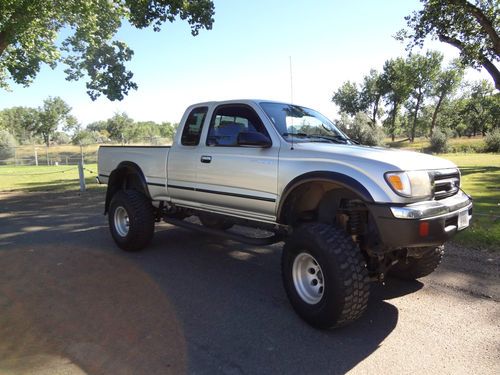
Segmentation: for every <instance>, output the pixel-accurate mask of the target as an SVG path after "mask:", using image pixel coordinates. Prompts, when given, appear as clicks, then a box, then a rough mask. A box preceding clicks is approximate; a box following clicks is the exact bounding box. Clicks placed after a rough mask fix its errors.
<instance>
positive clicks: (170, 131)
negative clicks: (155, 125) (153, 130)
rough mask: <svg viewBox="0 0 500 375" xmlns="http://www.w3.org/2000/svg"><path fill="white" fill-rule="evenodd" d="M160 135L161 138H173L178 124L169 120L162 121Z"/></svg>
mask: <svg viewBox="0 0 500 375" xmlns="http://www.w3.org/2000/svg"><path fill="white" fill-rule="evenodd" d="M159 126H160V136H161V137H163V138H170V139H173V138H174V135H175V132H176V131H177V128H178V127H179V124H171V123H170V122H162V123H161V124H160V125H159Z"/></svg>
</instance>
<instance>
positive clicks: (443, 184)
mask: <svg viewBox="0 0 500 375" xmlns="http://www.w3.org/2000/svg"><path fill="white" fill-rule="evenodd" d="M430 175H431V181H432V182H433V185H434V199H436V200H439V199H444V198H447V197H451V196H452V195H455V194H456V193H457V192H458V190H459V188H460V173H459V172H458V170H457V169H451V170H450V169H448V170H442V171H432V172H430Z"/></svg>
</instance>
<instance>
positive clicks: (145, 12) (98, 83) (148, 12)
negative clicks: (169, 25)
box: [0, 0, 214, 100]
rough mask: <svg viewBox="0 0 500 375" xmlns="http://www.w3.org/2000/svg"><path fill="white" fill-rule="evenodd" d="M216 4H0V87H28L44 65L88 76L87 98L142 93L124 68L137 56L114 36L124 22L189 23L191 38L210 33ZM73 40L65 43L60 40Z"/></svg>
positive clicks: (195, 0) (131, 0) (139, 0)
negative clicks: (204, 31)
mask: <svg viewBox="0 0 500 375" xmlns="http://www.w3.org/2000/svg"><path fill="white" fill-rule="evenodd" d="M213 15H214V5H213V2H212V1H211V0H189V1H179V0H112V1H110V0H94V1H83V0H66V1H60V0H38V1H32V0H6V1H0V87H2V86H3V87H7V81H8V80H9V79H11V80H13V81H14V82H15V83H17V84H22V85H25V86H28V85H29V84H30V83H31V82H32V81H33V79H34V78H35V77H36V75H37V74H38V72H39V71H40V66H41V65H42V64H48V65H49V66H50V67H51V68H54V67H55V66H56V65H57V64H58V63H63V64H65V65H67V69H66V70H65V72H66V74H67V79H68V80H78V79H81V78H83V77H84V76H85V75H87V76H88V82H87V84H86V86H87V93H88V94H89V96H90V97H91V98H92V99H93V100H94V99H96V98H97V97H98V96H100V95H101V94H103V95H105V96H106V97H107V98H108V99H110V100H121V99H123V96H124V95H127V93H128V92H129V90H131V89H137V84H136V83H134V82H133V81H132V77H133V74H132V72H131V71H129V70H127V69H126V67H125V63H126V62H127V61H129V60H130V59H131V58H132V56H133V51H132V50H131V49H130V48H129V47H128V46H127V45H126V44H125V43H124V42H121V41H118V40H116V39H115V34H116V32H117V30H118V29H119V27H120V26H121V24H122V21H126V22H128V23H130V24H131V25H132V26H134V27H136V28H138V29H142V28H146V27H149V26H152V27H153V30H154V31H160V29H161V26H162V25H163V23H165V22H166V21H169V22H173V21H174V20H175V19H176V18H177V17H180V18H181V19H182V20H187V22H188V23H189V24H190V25H191V33H192V34H193V35H197V34H198V32H199V30H200V29H201V28H206V29H211V28H212V24H213V22H214V20H213V18H212V17H213ZM68 33H69V35H68V36H67V37H66V38H65V39H64V40H63V41H62V43H61V42H59V41H58V38H59V35H60V34H63V35H66V34H68Z"/></svg>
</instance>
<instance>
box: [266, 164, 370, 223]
mask: <svg viewBox="0 0 500 375" xmlns="http://www.w3.org/2000/svg"><path fill="white" fill-rule="evenodd" d="M309 182H334V183H335V184H337V185H339V186H342V187H343V188H345V189H347V190H350V191H352V192H353V193H355V194H356V195H357V196H359V197H360V198H361V199H362V200H363V201H364V202H367V203H373V202H374V199H373V197H372V195H371V194H370V192H369V191H368V189H366V188H365V187H364V186H363V185H362V184H361V183H360V182H359V181H357V180H355V179H354V178H352V177H350V176H348V175H345V174H343V173H338V172H330V171H318V172H308V173H305V174H302V175H300V176H298V177H295V178H294V179H293V180H292V181H290V182H289V183H288V184H287V185H286V187H285V188H284V189H283V193H282V194H281V198H280V201H279V205H278V210H277V215H276V216H277V218H278V222H279V223H281V222H282V221H283V217H282V216H283V208H284V205H285V203H286V201H287V198H288V197H289V195H290V194H291V193H292V192H293V191H294V190H295V189H296V188H298V187H299V186H301V185H304V184H306V183H309Z"/></svg>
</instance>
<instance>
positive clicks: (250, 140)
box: [238, 132, 273, 148]
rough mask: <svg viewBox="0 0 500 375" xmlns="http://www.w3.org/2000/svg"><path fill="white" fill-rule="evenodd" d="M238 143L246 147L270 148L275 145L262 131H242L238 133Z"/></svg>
mask: <svg viewBox="0 0 500 375" xmlns="http://www.w3.org/2000/svg"><path fill="white" fill-rule="evenodd" d="M238 145H239V146H246V147H263V148H268V147H271V146H272V145H273V143H272V142H271V140H270V139H269V138H268V137H266V136H265V135H264V134H262V133H257V132H240V133H239V134H238Z"/></svg>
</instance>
